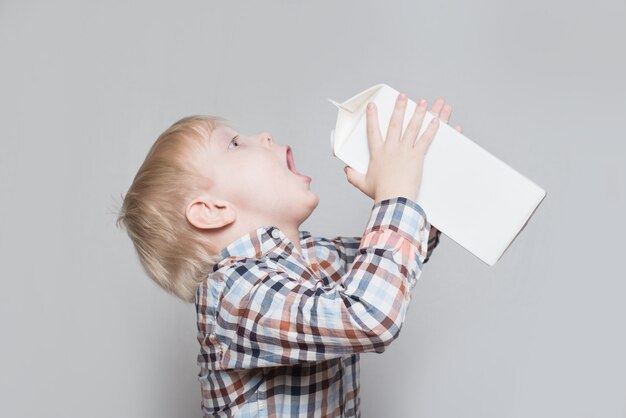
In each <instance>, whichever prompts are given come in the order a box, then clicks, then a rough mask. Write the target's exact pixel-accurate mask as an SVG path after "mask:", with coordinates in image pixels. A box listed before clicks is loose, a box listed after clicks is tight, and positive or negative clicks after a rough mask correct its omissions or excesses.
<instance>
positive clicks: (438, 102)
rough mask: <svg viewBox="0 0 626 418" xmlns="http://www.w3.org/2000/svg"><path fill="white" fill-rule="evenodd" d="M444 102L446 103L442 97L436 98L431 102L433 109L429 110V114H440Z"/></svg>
mask: <svg viewBox="0 0 626 418" xmlns="http://www.w3.org/2000/svg"><path fill="white" fill-rule="evenodd" d="M445 102H446V101H445V100H444V99H443V97H437V99H435V101H434V102H433V107H432V108H431V109H430V113H432V114H433V115H436V116H439V113H441V109H442V108H443V105H444V104H445Z"/></svg>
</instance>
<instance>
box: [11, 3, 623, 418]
mask: <svg viewBox="0 0 626 418" xmlns="http://www.w3.org/2000/svg"><path fill="white" fill-rule="evenodd" d="M625 9H626V6H625V4H624V1H623V0H619V1H615V0H613V1H609V0H600V1H595V2H593V3H585V2H567V1H547V2H546V1H538V0H530V1H524V2H502V1H495V0H491V1H487V0H477V1H472V2H469V1H461V0H458V1H451V2H433V1H431V2H421V3H418V2H413V1H404V2H385V3H384V4H383V2H377V1H341V2H327V1H316V2H308V3H304V2H288V1H275V2H269V1H265V2H249V3H248V2H239V3H236V2H182V1H178V2H167V1H161V2H155V1H141V2H133V3H132V4H131V2H89V3H87V2H79V1H74V2H69V1H64V2H44V1H40V2H32V1H0V57H1V58H0V60H1V65H0V127H1V129H2V133H1V135H2V137H1V138H2V139H1V141H2V142H1V145H2V149H1V152H0V176H1V183H0V196H2V205H0V222H1V230H0V257H1V263H2V264H1V265H2V290H1V292H0V309H1V311H0V330H1V332H2V334H1V337H0V341H1V342H0V416H3V417H43V416H46V417H192V416H199V415H200V404H199V402H200V390H199V384H198V383H197V380H196V375H197V372H198V368H197V366H196V354H197V351H198V343H197V341H196V339H195V338H196V328H195V312H194V309H193V306H192V305H185V304H183V303H182V302H178V301H177V300H176V299H174V298H173V297H171V296H169V295H167V294H166V293H164V292H163V291H162V290H160V289H159V288H158V287H157V286H156V285H155V284H153V283H152V282H151V281H150V280H149V279H148V277H147V276H145V275H144V273H143V272H142V270H141V268H140V265H139V263H138V260H137V258H136V256H135V254H134V249H133V247H132V245H131V242H130V240H129V239H128V237H127V236H126V235H125V232H124V231H122V230H118V229H116V227H115V225H114V221H115V213H116V210H117V208H118V205H119V203H120V201H121V199H120V194H122V193H125V192H126V190H127V188H128V186H129V185H130V182H131V180H132V178H133V176H134V174H135V173H136V171H137V169H138V167H139V165H140V164H141V162H142V161H143V159H144V157H145V155H146V153H147V150H148V148H149V147H150V145H151V144H152V143H153V141H154V140H155V139H156V137H157V136H158V134H160V133H161V132H162V131H163V130H164V129H165V128H167V127H168V126H169V125H170V124H171V123H173V122H174V121H175V120H177V119H178V118H180V117H183V116H186V115H189V114H196V113H206V114H216V115H222V116H225V117H227V118H229V119H230V120H232V121H233V122H234V123H235V124H236V128H238V129H239V130H241V131H243V132H246V133H254V132H258V131H262V130H268V131H270V132H271V133H272V134H273V135H274V138H275V140H276V141H278V142H279V143H282V144H285V143H289V144H290V145H291V146H292V147H293V149H294V155H295V159H296V163H297V166H298V168H299V170H300V171H301V172H303V173H306V174H309V175H311V176H312V177H313V182H312V184H311V187H312V189H313V190H314V191H315V192H316V193H317V194H318V195H319V196H320V199H321V202H320V204H319V206H318V208H317V210H316V211H315V212H314V214H313V215H312V216H311V217H310V218H309V219H308V220H307V221H306V222H305V224H304V225H303V229H307V230H310V231H312V232H313V233H314V234H316V235H323V236H336V235H360V234H361V233H362V231H363V228H364V226H365V223H366V221H367V219H368V215H369V210H370V208H371V201H370V200H369V199H368V198H367V197H366V196H364V195H362V194H360V192H359V191H358V190H356V189H355V188H353V187H352V186H351V185H349V184H348V183H347V182H346V180H345V175H344V173H343V171H342V168H343V164H342V163H341V161H339V160H337V159H335V158H334V157H333V156H332V155H331V153H330V149H329V139H328V138H329V132H330V130H331V129H332V128H333V126H334V123H335V118H336V111H335V109H334V107H333V106H332V105H331V104H330V103H329V102H328V101H327V100H326V99H327V98H333V99H336V100H340V101H341V100H345V99H347V98H348V97H350V96H352V95H353V94H356V93H357V92H359V91H361V90H363V89H365V88H367V87H369V86H371V85H373V84H376V83H380V82H384V83H387V84H389V85H391V86H392V87H394V88H396V89H398V90H402V91H404V92H406V93H408V94H409V97H411V98H420V97H425V98H426V99H427V100H429V102H430V103H432V101H434V99H435V98H436V97H437V96H442V97H444V98H445V99H446V100H447V101H448V102H450V103H452V105H453V106H454V112H453V115H452V122H453V123H460V124H462V125H463V126H464V128H465V131H464V132H465V134H466V135H467V136H468V137H469V138H471V139H473V140H474V141H475V142H477V143H478V144H479V145H481V146H482V147H484V148H486V149H487V150H489V151H490V152H491V153H492V154H494V155H496V156H498V157H499V158H501V159H502V160H503V161H505V162H506V163H508V164H509V165H511V166H512V167H514V168H515V169H517V170H518V171H520V172H521V173H523V174H524V175H526V176H527V177H529V178H530V179H532V180H533V181H535V182H536V183H537V184H539V185H540V186H542V187H543V188H545V190H546V191H547V192H548V196H547V197H546V199H545V200H544V201H543V203H542V204H541V206H540V207H539V208H538V209H537V211H536V212H535V214H534V216H533V217H532V218H531V220H530V222H529V224H528V225H527V226H526V228H525V230H524V231H523V232H522V233H521V234H520V236H519V237H518V239H517V240H516V241H514V242H513V244H512V245H511V247H509V249H508V250H507V252H506V253H505V254H504V256H503V257H502V258H501V259H500V261H499V262H498V264H497V265H496V266H495V267H493V268H489V267H488V266H486V265H485V264H484V263H482V262H481V261H480V260H478V259H477V258H475V257H474V256H472V255H471V254H470V253H468V252H467V251H465V250H464V249H463V248H462V247H460V246H459V245H457V244H456V243H455V242H454V241H452V240H450V239H449V238H447V237H445V236H443V237H442V241H441V244H440V246H439V248H438V249H437V250H436V252H435V253H434V254H433V257H432V259H431V261H430V262H429V264H427V265H426V266H425V269H424V272H423V275H422V276H421V279H420V281H419V283H418V285H417V286H416V288H415V289H414V299H413V302H412V305H411V308H410V310H409V313H408V317H407V320H406V323H405V325H404V327H403V330H402V334H401V335H400V337H399V339H398V340H397V341H396V342H395V343H394V344H393V345H392V346H391V347H390V348H389V350H388V351H387V352H386V353H385V354H382V355H376V354H368V355H364V356H363V362H362V382H361V383H362V393H361V396H362V406H363V411H364V414H363V415H364V416H365V417H380V416H385V417H404V416H411V417H428V418H439V417H446V418H448V417H450V418H452V417H480V418H488V417H494V418H502V417H511V418H525V417H535V418H540V417H550V418H553V417H568V418H573V417H602V418H608V417H624V416H626V361H625V359H624V353H625V352H626V336H625V335H624V318H625V317H626V316H625V315H626V304H624V303H623V300H624V292H625V291H626V284H625V283H624V273H623V271H624V268H623V264H622V262H623V258H624V255H623V254H624V244H623V236H624V232H625V231H624V226H625V222H624V218H623V214H624V213H625V212H626V196H625V189H626V181H625V179H626V173H625V162H626V161H625V160H626V159H625V151H626V149H625V147H624V139H625V138H624V133H623V132H624V117H623V115H624V111H626V103H625V97H626V91H625V90H626V89H625V87H626V83H625V79H624V74H625V73H626V64H625V57H624V51H625V49H624V39H626V25H625V23H626V22H625V20H626V10H625ZM620 256H621V257H620Z"/></svg>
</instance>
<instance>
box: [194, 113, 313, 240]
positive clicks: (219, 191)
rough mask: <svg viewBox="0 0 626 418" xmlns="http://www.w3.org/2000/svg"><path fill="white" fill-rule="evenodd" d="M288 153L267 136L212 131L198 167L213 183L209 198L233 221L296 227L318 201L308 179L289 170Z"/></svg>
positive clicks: (219, 129) (226, 129)
mask: <svg viewBox="0 0 626 418" xmlns="http://www.w3.org/2000/svg"><path fill="white" fill-rule="evenodd" d="M289 148H290V147H289V146H288V145H279V144H277V143H275V142H274V141H273V139H272V137H271V135H270V134H268V133H267V132H261V133H258V134H256V135H245V134H242V133H239V132H237V131H235V130H234V129H233V128H231V127H228V126H223V125H218V126H216V128H215V129H214V130H213V132H212V133H211V137H210V139H209V144H208V152H209V154H210V155H209V156H207V158H206V160H204V161H206V163H203V162H202V161H201V162H200V163H199V164H200V169H201V170H203V171H204V172H206V174H207V175H208V176H209V178H211V179H212V180H213V181H214V186H213V187H212V190H210V191H209V193H210V194H211V196H213V197H215V198H218V199H224V200H226V201H228V202H230V203H231V204H233V205H234V206H235V208H236V211H237V216H238V217H243V216H245V218H246V219H252V220H251V221H250V222H251V223H252V224H254V225H257V226H260V225H266V224H272V225H277V226H279V227H281V226H282V227H287V226H290V227H292V226H296V227H297V226H299V225H300V224H301V223H302V222H304V220H306V218H308V216H309V215H310V214H311V212H312V211H313V209H315V207H316V206H317V204H318V203H319V198H318V196H317V195H316V194H315V193H313V192H312V191H311V188H310V183H311V178H310V177H307V176H303V175H300V174H297V173H295V172H294V171H292V170H291V169H290V168H289V166H290V163H289V162H288V153H290V152H291V150H290V149H289ZM293 168H294V169H295V167H293ZM249 227H250V228H252V227H255V226H252V225H251V226H249Z"/></svg>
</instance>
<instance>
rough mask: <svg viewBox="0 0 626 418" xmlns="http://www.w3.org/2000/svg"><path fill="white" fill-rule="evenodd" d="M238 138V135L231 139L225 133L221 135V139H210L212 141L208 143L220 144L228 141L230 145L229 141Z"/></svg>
mask: <svg viewBox="0 0 626 418" xmlns="http://www.w3.org/2000/svg"><path fill="white" fill-rule="evenodd" d="M238 137H239V134H238V133H237V134H235V136H233V137H231V136H230V134H228V133H226V134H223V135H222V136H221V138H212V141H210V142H211V143H213V142H221V141H224V140H226V141H228V142H229V143H230V141H232V140H233V139H235V138H238ZM223 138H226V139H223ZM218 146H219V145H218Z"/></svg>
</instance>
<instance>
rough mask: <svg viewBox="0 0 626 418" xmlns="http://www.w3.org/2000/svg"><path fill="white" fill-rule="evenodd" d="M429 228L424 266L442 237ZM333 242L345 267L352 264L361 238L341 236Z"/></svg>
mask: <svg viewBox="0 0 626 418" xmlns="http://www.w3.org/2000/svg"><path fill="white" fill-rule="evenodd" d="M428 227H429V230H430V232H429V234H428V252H427V254H426V258H424V262H423V263H424V264H425V263H428V260H430V256H431V255H432V253H433V250H434V249H435V248H436V247H437V245H439V237H440V235H441V231H440V230H438V229H437V228H432V227H431V225H430V224H428ZM331 242H332V243H333V244H334V246H335V249H336V250H337V253H339V257H341V259H342V260H343V262H344V263H345V265H350V264H352V262H353V261H354V257H356V255H357V252H358V250H359V247H360V245H361V237H344V236H339V237H335V238H333V239H331Z"/></svg>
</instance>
